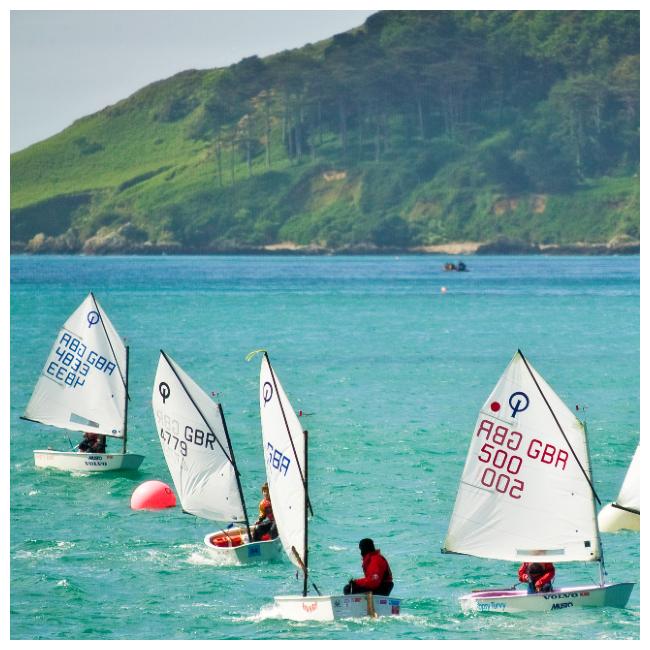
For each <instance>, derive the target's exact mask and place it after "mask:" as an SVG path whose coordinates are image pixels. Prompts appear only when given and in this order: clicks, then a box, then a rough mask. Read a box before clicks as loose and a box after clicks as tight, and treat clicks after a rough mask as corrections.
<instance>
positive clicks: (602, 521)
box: [598, 503, 641, 533]
mask: <svg viewBox="0 0 650 650" xmlns="http://www.w3.org/2000/svg"><path fill="white" fill-rule="evenodd" d="M598 528H600V532H601V533H615V532H617V531H619V530H634V531H637V532H638V531H639V530H640V528H641V515H637V514H636V513H635V512H629V511H628V510H622V509H621V508H616V507H615V506H614V504H613V503H608V504H607V505H606V506H605V507H604V508H603V509H602V510H601V511H600V512H599V513H598Z"/></svg>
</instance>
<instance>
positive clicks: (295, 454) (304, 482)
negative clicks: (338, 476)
mask: <svg viewBox="0 0 650 650" xmlns="http://www.w3.org/2000/svg"><path fill="white" fill-rule="evenodd" d="M264 356H265V357H266V362H267V363H268V364H269V370H270V371H271V379H272V380H273V387H274V388H275V394H276V395H277V397H278V404H279V405H280V411H281V412H282V418H283V419H284V426H285V427H286V429H287V435H288V436H289V442H290V443H291V449H293V457H294V458H295V459H296V463H297V465H298V472H299V473H300V480H301V481H302V487H303V489H304V490H305V495H306V496H307V506H308V507H309V512H310V513H311V516H312V517H313V516H314V511H313V509H312V507H311V501H310V500H309V495H308V493H307V483H306V481H305V476H304V474H303V473H302V467H301V466H300V460H299V459H298V454H297V452H296V447H295V445H294V444H293V438H292V436H291V429H290V428H289V422H288V421H287V415H286V413H285V412H284V407H283V406H282V400H281V399H280V393H279V392H278V385H277V383H276V382H275V373H274V372H273V366H271V360H270V359H269V355H268V354H267V352H266V350H265V351H264Z"/></svg>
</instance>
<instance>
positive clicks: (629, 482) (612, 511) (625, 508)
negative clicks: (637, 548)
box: [598, 446, 641, 533]
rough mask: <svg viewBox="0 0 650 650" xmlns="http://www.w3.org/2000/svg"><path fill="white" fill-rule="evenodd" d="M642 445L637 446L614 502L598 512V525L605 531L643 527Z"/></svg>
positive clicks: (613, 531)
mask: <svg viewBox="0 0 650 650" xmlns="http://www.w3.org/2000/svg"><path fill="white" fill-rule="evenodd" d="M640 450H641V447H640V446H637V448H636V451H635V452H634V457H633V458H632V462H631V463H630V466H629V467H628V470H627V474H626V475H625V479H624V480H623V485H622V486H621V491H620V492H619V493H618V497H617V499H616V501H614V503H608V504H607V505H606V506H605V507H604V508H603V509H602V510H601V511H600V512H599V513H598V525H599V527H600V530H601V531H602V532H604V533H615V532H616V531H618V530H634V531H637V532H638V531H639V529H640V527H641V451H640Z"/></svg>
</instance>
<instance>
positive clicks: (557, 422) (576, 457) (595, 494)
mask: <svg viewBox="0 0 650 650" xmlns="http://www.w3.org/2000/svg"><path fill="white" fill-rule="evenodd" d="M517 352H518V353H519V355H520V356H521V358H522V360H523V362H524V364H525V366H526V368H527V370H528V372H529V373H530V376H531V377H532V379H533V381H534V382H535V386H537V390H538V391H539V394H540V395H541V396H542V399H543V400H544V402H545V403H546V406H547V407H548V410H549V411H550V412H551V415H552V416H553V419H554V420H555V424H557V427H558V429H559V430H560V433H561V434H562V437H563V438H564V440H565V442H566V444H567V445H568V446H569V449H570V450H571V453H572V454H573V457H574V458H575V461H576V463H578V467H579V468H580V470H581V471H582V473H583V475H584V477H585V479H587V483H589V487H590V488H591V492H592V494H593V495H594V497H595V499H596V501H598V505H602V504H601V502H600V499H599V498H598V494H597V493H596V489H595V488H594V485H593V483H592V482H591V479H590V478H589V475H588V474H587V472H586V471H585V468H584V467H583V466H582V463H581V462H580V460H579V459H578V456H577V455H576V452H575V451H574V450H573V447H572V446H571V443H570V442H569V439H568V438H567V437H566V434H565V433H564V429H563V428H562V425H561V424H560V421H559V420H558V419H557V416H556V415H555V412H554V411H553V409H552V408H551V405H550V404H549V402H548V400H547V399H546V395H544V392H543V391H542V387H541V386H540V385H539V383H538V382H537V379H536V377H535V375H534V374H533V371H532V370H531V367H530V366H529V365H528V361H527V360H526V357H525V356H524V353H523V352H522V351H521V350H517Z"/></svg>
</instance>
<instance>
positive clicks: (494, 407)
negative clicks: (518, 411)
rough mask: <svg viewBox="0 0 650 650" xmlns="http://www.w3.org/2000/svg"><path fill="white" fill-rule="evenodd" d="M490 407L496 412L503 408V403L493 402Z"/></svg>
mask: <svg viewBox="0 0 650 650" xmlns="http://www.w3.org/2000/svg"><path fill="white" fill-rule="evenodd" d="M490 408H491V409H492V410H493V411H494V412H495V413H496V412H497V411H498V410H499V409H500V408H501V404H499V402H492V404H490Z"/></svg>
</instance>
